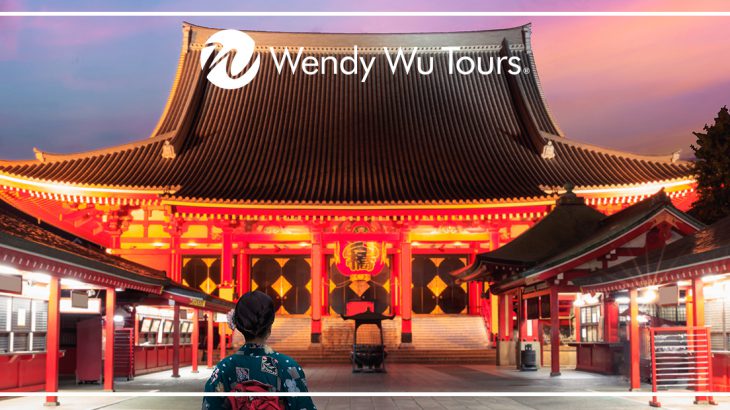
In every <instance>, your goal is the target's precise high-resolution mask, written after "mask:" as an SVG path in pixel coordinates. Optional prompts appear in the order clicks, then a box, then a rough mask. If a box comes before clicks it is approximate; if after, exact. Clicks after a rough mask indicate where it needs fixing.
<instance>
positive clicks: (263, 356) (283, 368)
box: [203, 343, 316, 410]
mask: <svg viewBox="0 0 730 410" xmlns="http://www.w3.org/2000/svg"><path fill="white" fill-rule="evenodd" d="M252 383H253V384H255V385H256V386H262V387H263V388H264V389H266V390H264V391H272V392H307V381H306V379H305V378H304V370H302V368H301V366H299V364H297V362H296V361H295V360H294V359H292V358H291V357H289V356H287V355H284V354H281V353H277V352H274V351H273V350H271V349H270V348H269V347H267V346H263V345H256V344H248V343H247V344H245V345H243V347H241V349H239V350H238V351H237V352H236V353H234V354H233V355H231V356H228V357H226V358H225V359H223V360H221V361H220V362H219V363H218V364H217V365H216V367H215V368H214V369H213V374H211V376H210V379H208V382H207V383H205V391H206V392H229V391H241V388H240V386H242V385H250V384H252ZM243 391H256V390H255V389H246V390H243ZM232 400H235V399H229V398H227V397H213V396H210V397H207V396H206V397H205V398H204V399H203V409H206V410H207V409H211V410H217V409H231V408H232V407H234V406H235V405H234V404H232V403H231V401H232ZM243 400H246V399H243ZM281 400H282V403H283V404H284V405H285V408H286V409H289V410H303V409H307V410H310V409H316V407H315V406H314V403H313V402H312V398H311V397H309V396H296V397H282V398H281ZM252 407H256V406H252Z"/></svg>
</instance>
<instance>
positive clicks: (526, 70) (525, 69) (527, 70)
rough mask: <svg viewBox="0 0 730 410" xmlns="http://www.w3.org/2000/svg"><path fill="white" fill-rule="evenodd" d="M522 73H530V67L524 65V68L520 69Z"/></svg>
mask: <svg viewBox="0 0 730 410" xmlns="http://www.w3.org/2000/svg"><path fill="white" fill-rule="evenodd" d="M522 74H530V67H525V68H524V69H523V70H522Z"/></svg>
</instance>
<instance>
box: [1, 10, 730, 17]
mask: <svg viewBox="0 0 730 410" xmlns="http://www.w3.org/2000/svg"><path fill="white" fill-rule="evenodd" d="M0 17H730V11H3V12H0Z"/></svg>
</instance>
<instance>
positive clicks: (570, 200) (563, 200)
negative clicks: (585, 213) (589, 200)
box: [556, 182, 585, 205]
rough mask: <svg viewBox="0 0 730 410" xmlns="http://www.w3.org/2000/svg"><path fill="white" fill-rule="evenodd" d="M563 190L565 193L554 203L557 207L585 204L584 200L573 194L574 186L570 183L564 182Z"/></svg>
mask: <svg viewBox="0 0 730 410" xmlns="http://www.w3.org/2000/svg"><path fill="white" fill-rule="evenodd" d="M563 188H564V189H565V193H564V194H562V195H560V198H558V200H557V201H556V203H557V204H558V205H575V204H580V205H582V204H585V200H584V199H583V198H582V197H579V196H578V195H576V194H575V193H574V192H573V189H574V188H575V185H573V184H571V183H570V182H566V183H565V185H563Z"/></svg>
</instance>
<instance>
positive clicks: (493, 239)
mask: <svg viewBox="0 0 730 410" xmlns="http://www.w3.org/2000/svg"><path fill="white" fill-rule="evenodd" d="M499 245H500V243H499V228H497V227H494V226H493V227H490V228H489V250H490V251H493V250H495V249H497V248H499ZM482 286H483V287H484V286H485V285H482ZM482 290H483V291H486V290H487V289H484V288H482ZM490 294H491V293H490ZM487 304H489V310H488V311H485V310H484V309H482V311H483V312H484V314H485V315H486V316H485V317H486V319H487V324H488V327H489V329H490V339H492V337H491V336H493V335H494V336H496V337H497V340H500V339H499V335H498V333H499V331H496V332H495V331H494V329H499V320H500V319H499V298H498V297H497V296H496V295H494V294H491V296H490V297H489V302H487V301H486V300H485V301H483V302H482V306H487ZM495 310H496V311H497V323H494V314H493V313H492V312H493V311H495Z"/></svg>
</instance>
